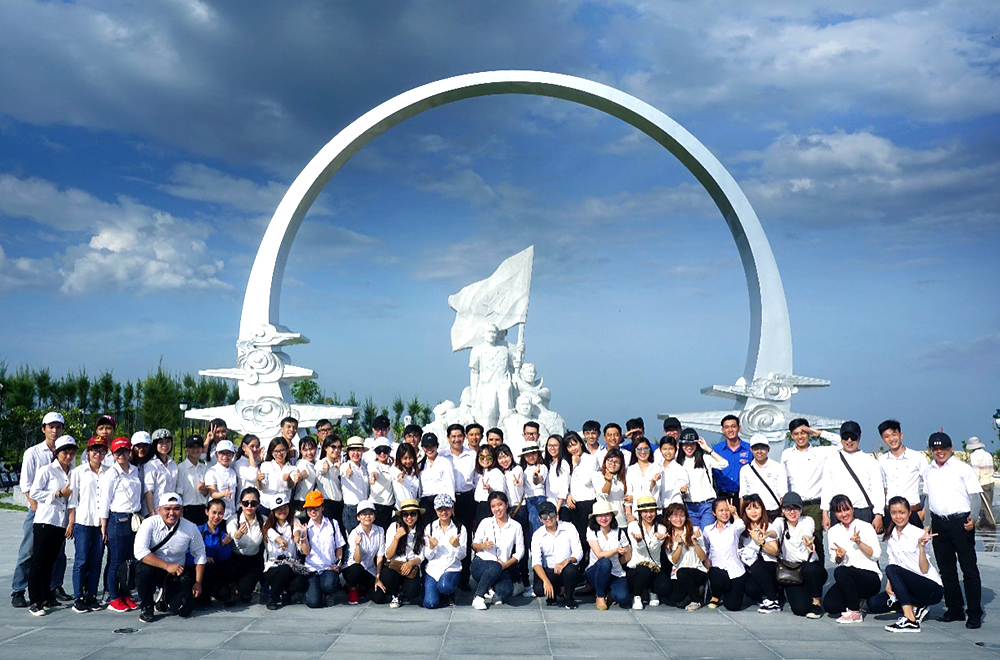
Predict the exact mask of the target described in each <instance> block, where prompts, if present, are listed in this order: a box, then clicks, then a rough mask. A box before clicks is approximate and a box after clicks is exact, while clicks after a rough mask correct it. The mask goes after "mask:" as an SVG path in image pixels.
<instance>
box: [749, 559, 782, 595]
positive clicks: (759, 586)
mask: <svg viewBox="0 0 1000 660" xmlns="http://www.w3.org/2000/svg"><path fill="white" fill-rule="evenodd" d="M777 570H778V562H775V561H764V558H763V557H758V558H757V561H755V562H754V563H753V565H752V566H750V567H748V568H747V573H749V574H750V577H749V579H747V583H746V594H747V597H748V598H750V599H751V600H755V601H759V600H760V599H761V598H766V599H768V600H774V601H776V600H778V583H777V581H776V580H775V574H776V572H777Z"/></svg>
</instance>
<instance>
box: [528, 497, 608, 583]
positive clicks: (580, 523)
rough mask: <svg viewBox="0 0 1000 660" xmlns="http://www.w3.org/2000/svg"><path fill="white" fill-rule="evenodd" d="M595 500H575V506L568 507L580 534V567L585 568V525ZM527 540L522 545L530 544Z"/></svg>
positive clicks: (587, 551)
mask: <svg viewBox="0 0 1000 660" xmlns="http://www.w3.org/2000/svg"><path fill="white" fill-rule="evenodd" d="M596 501H597V500H577V501H576V508H575V509H569V510H570V511H572V517H573V521H572V522H573V527H576V531H577V533H578V534H579V535H580V545H581V546H583V558H582V559H581V560H580V567H581V568H586V567H587V566H589V565H590V544H589V543H587V525H589V524H590V514H591V513H593V512H594V502H596ZM528 541H529V542H528V543H526V544H525V545H524V547H525V548H527V547H528V546H529V545H530V541H531V539H528ZM524 554H528V553H524Z"/></svg>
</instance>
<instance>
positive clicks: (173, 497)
mask: <svg viewBox="0 0 1000 660" xmlns="http://www.w3.org/2000/svg"><path fill="white" fill-rule="evenodd" d="M181 505H182V502H181V498H180V495H178V494H177V493H164V494H163V495H161V496H160V500H159V502H158V506H157V509H156V512H157V515H155V516H150V517H149V518H146V519H145V520H143V521H142V524H141V525H140V526H139V531H138V532H136V535H135V547H134V551H135V557H136V559H137V560H138V562H139V563H138V564H137V565H136V570H135V586H136V590H137V591H138V592H139V607H140V609H141V613H140V614H139V621H141V622H143V623H152V622H153V621H154V620H155V617H154V614H153V591H154V590H155V589H156V588H157V587H162V588H163V599H164V602H165V603H166V606H167V609H168V610H169V611H171V612H173V613H174V614H178V615H180V616H183V617H186V616H190V614H191V610H192V609H193V608H194V599H195V598H198V597H199V596H200V595H201V592H202V586H201V585H202V580H203V579H204V576H205V542H204V541H203V540H202V538H201V532H199V531H198V528H197V527H195V524H194V523H193V522H191V521H190V520H184V519H183V518H181V508H182V506H181ZM188 553H190V554H191V557H192V558H193V562H194V577H193V578H192V576H191V572H190V571H187V570H185V568H184V558H185V555H186V554H188Z"/></svg>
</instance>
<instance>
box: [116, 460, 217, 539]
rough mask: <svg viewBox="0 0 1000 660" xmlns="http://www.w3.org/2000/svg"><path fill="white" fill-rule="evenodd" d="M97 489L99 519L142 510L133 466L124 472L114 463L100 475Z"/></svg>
mask: <svg viewBox="0 0 1000 660" xmlns="http://www.w3.org/2000/svg"><path fill="white" fill-rule="evenodd" d="M99 489H100V493H101V499H100V503H99V504H98V505H97V506H98V509H100V512H101V518H110V517H111V514H112V513H118V514H122V513H138V512H139V510H140V509H141V508H142V504H141V503H140V501H139V499H140V497H141V496H142V484H141V483H140V482H139V475H138V474H137V471H136V469H135V467H134V466H129V471H128V472H125V471H124V470H122V467H121V466H120V465H119V464H118V463H115V464H114V465H112V466H111V467H110V468H108V470H107V471H106V472H105V473H104V474H102V475H101V478H100V482H99ZM199 536H201V535H200V534H199Z"/></svg>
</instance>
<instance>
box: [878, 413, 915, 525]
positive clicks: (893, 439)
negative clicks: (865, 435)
mask: <svg viewBox="0 0 1000 660" xmlns="http://www.w3.org/2000/svg"><path fill="white" fill-rule="evenodd" d="M878 434H879V435H880V436H881V437H882V443H883V444H884V445H885V446H886V447H888V448H889V451H887V452H886V453H884V454H882V455H881V456H879V457H878V467H879V469H880V470H881V471H882V482H883V484H884V485H885V501H886V502H887V503H888V501H889V500H891V499H892V498H894V497H897V496H899V497H905V498H906V501H907V502H909V503H910V524H911V525H913V526H914V527H923V526H924V512H923V506H922V505H921V504H920V484H921V483H922V482H923V480H924V475H925V474H926V473H927V457H926V456H924V455H923V453H921V452H919V451H915V450H913V449H910V448H909V447H905V446H903V428H902V427H901V426H900V425H899V422H897V421H896V420H894V419H887V420H885V421H884V422H882V423H881V424H879V425H878ZM882 520H883V521H888V520H889V505H888V504H886V507H885V511H884V513H883V515H882Z"/></svg>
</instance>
